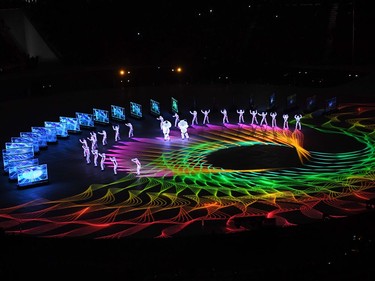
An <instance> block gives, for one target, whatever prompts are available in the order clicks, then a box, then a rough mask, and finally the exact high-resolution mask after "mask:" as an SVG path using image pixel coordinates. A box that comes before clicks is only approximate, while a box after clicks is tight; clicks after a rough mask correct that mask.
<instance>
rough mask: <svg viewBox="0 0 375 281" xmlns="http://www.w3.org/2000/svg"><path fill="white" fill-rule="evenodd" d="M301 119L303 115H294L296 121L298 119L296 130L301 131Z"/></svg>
mask: <svg viewBox="0 0 375 281" xmlns="http://www.w3.org/2000/svg"><path fill="white" fill-rule="evenodd" d="M301 118H302V115H301V114H296V115H294V119H296V127H295V129H296V130H301Z"/></svg>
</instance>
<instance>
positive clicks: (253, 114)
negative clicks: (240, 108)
mask: <svg viewBox="0 0 375 281" xmlns="http://www.w3.org/2000/svg"><path fill="white" fill-rule="evenodd" d="M250 114H251V115H252V116H253V118H252V119H251V125H254V123H255V124H259V122H258V119H257V115H258V110H256V109H255V110H251V109H250Z"/></svg>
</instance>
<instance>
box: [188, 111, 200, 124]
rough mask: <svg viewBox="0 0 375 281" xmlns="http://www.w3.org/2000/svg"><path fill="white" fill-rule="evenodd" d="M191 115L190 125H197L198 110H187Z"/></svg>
mask: <svg viewBox="0 0 375 281" xmlns="http://www.w3.org/2000/svg"><path fill="white" fill-rule="evenodd" d="M189 112H190V114H191V115H193V120H191V125H192V126H193V125H194V123H195V124H197V125H198V112H197V111H196V110H194V111H193V112H191V111H189Z"/></svg>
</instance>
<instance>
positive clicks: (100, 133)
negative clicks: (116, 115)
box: [98, 130, 107, 145]
mask: <svg viewBox="0 0 375 281" xmlns="http://www.w3.org/2000/svg"><path fill="white" fill-rule="evenodd" d="M98 134H99V135H102V136H103V138H102V144H103V145H107V132H106V130H102V131H101V132H98Z"/></svg>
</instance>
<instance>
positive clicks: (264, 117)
mask: <svg viewBox="0 0 375 281" xmlns="http://www.w3.org/2000/svg"><path fill="white" fill-rule="evenodd" d="M258 115H259V116H262V119H261V120H260V124H259V126H262V124H264V125H266V126H267V125H268V123H267V119H266V117H267V112H265V111H263V112H262V113H258Z"/></svg>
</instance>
